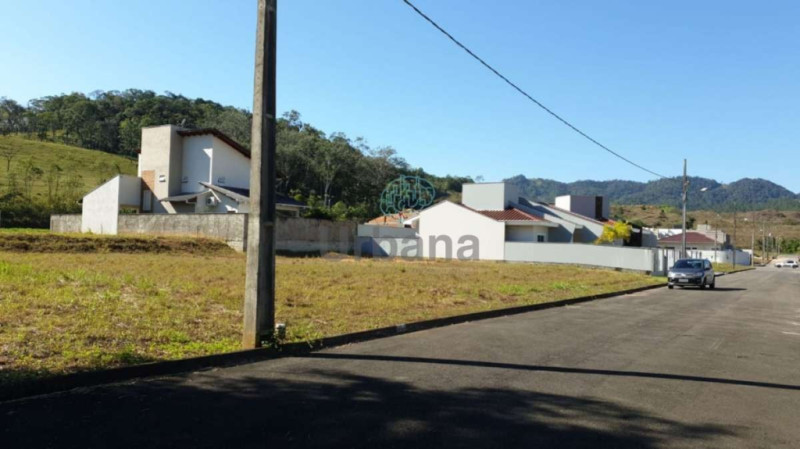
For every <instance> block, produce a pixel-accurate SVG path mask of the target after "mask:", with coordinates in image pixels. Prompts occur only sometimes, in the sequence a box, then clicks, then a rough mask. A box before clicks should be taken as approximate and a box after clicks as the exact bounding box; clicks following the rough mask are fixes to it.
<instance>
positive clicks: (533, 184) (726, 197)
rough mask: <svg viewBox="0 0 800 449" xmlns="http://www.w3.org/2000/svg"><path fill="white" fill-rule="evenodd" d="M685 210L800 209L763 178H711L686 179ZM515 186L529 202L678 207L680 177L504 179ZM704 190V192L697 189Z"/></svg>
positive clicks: (798, 197) (793, 197)
mask: <svg viewBox="0 0 800 449" xmlns="http://www.w3.org/2000/svg"><path fill="white" fill-rule="evenodd" d="M689 180H690V187H689V189H690V190H689V202H688V204H687V208H688V209H692V210H697V209H711V210H732V209H733V208H734V206H735V207H736V208H737V209H740V210H754V209H781V210H797V209H800V194H797V193H794V192H792V191H790V190H789V189H786V188H785V187H782V186H779V185H778V184H775V183H774V182H771V181H767V180H766V179H751V178H744V179H740V180H738V181H736V182H732V183H730V184H721V183H719V182H717V181H715V180H713V179H708V178H699V177H690V178H689ZM505 181H506V182H510V183H512V184H515V185H516V186H518V187H519V188H520V191H521V192H522V193H523V194H524V195H525V196H527V197H528V198H530V199H536V200H540V201H548V202H551V201H553V199H554V198H555V197H556V196H559V195H568V194H572V195H603V196H605V197H607V198H608V199H610V200H611V204H652V205H669V206H679V205H680V204H681V178H666V179H659V180H657V181H650V182H646V183H645V182H635V181H623V180H612V181H575V182H569V183H565V182H559V181H554V180H551V179H542V178H526V177H525V176H524V175H517V176H514V177H512V178H508V179H506V180H505ZM703 188H706V191H705V192H701V189H703Z"/></svg>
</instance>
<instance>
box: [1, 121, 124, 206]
mask: <svg viewBox="0 0 800 449" xmlns="http://www.w3.org/2000/svg"><path fill="white" fill-rule="evenodd" d="M3 147H8V148H15V149H18V150H19V152H18V154H17V155H16V156H15V157H14V159H13V160H12V161H11V170H12V171H19V169H20V168H21V167H22V165H23V163H25V162H26V161H28V160H30V161H32V162H33V164H34V165H35V166H36V167H39V168H40V169H42V170H43V171H44V172H45V176H46V173H48V172H49V171H51V170H52V167H53V165H58V166H59V167H60V168H61V169H62V170H63V172H62V179H61V184H62V185H63V183H64V180H65V179H66V177H67V176H68V174H71V173H74V174H77V175H78V176H80V177H81V183H82V184H83V186H82V187H81V188H79V189H78V190H79V192H78V193H80V194H81V195H83V194H85V193H87V192H89V191H90V190H92V189H94V188H95V187H97V186H98V185H100V184H101V183H102V182H103V181H105V180H108V179H110V178H112V177H114V176H116V175H117V174H118V173H120V172H121V173H123V174H128V175H135V174H136V161H135V160H134V159H132V158H127V157H123V156H119V155H114V154H109V153H104V152H102V151H96V150H87V149H84V148H79V147H74V146H70V145H63V144H59V143H52V142H46V141H39V140H31V139H26V138H24V137H22V136H17V135H10V136H0V148H3ZM18 178H19V176H18ZM7 182H8V172H7V170H6V160H5V159H4V158H0V192H5V191H6V183H7ZM18 182H19V183H21V182H22V180H21V179H18ZM47 189H48V188H47V183H46V181H45V180H44V176H43V177H42V179H39V180H37V181H35V182H34V184H33V188H32V190H33V195H34V197H46V196H47Z"/></svg>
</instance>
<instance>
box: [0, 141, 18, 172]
mask: <svg viewBox="0 0 800 449" xmlns="http://www.w3.org/2000/svg"><path fill="white" fill-rule="evenodd" d="M19 151H20V150H19V148H18V147H15V146H13V145H9V144H5V143H0V157H2V158H3V159H5V160H6V173H11V161H12V160H14V158H15V157H17V154H19Z"/></svg>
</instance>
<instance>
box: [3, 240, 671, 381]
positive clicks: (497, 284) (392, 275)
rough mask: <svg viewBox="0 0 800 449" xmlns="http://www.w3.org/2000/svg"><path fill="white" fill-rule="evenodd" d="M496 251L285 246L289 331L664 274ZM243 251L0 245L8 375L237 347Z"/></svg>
mask: <svg viewBox="0 0 800 449" xmlns="http://www.w3.org/2000/svg"><path fill="white" fill-rule="evenodd" d="M661 282H663V280H661V279H658V278H652V277H649V276H645V275H640V274H635V273H625V272H616V271H610V270H599V269H590V268H582V267H574V266H563V265H559V266H551V265H529V264H505V263H493V262H459V261H409V260H375V259H361V260H356V259H353V258H342V259H336V260H330V259H325V258H305V259H292V258H284V257H279V258H278V264H277V295H278V297H277V304H276V309H277V319H278V321H279V322H285V323H286V324H287V339H288V340H289V341H304V340H313V339H316V338H320V337H323V336H333V335H339V334H343V333H349V332H355V331H362V330H368V329H375V328H379V327H384V326H390V325H394V324H399V323H408V322H413V321H419V320H426V319H432V318H440V317H446V316H453V315H459V314H464V313H472V312H480V311H486V310H493V309H500V308H507V307H513V306H520V305H527V304H537V303H544V302H551V301H557V300H561V299H567V298H574V297H580V296H586V295H593V294H601V293H608V292H614V291H619V290H625V289H630V288H636V287H642V286H647V285H653V284H657V283H661ZM243 286H244V256H243V255H241V254H236V253H232V252H231V253H224V254H223V253H215V254H170V253H166V254H160V255H153V254H121V253H114V252H101V253H97V254H80V253H59V254H57V255H55V254H46V253H38V254H37V253H10V252H0V386H6V387H7V386H9V385H11V384H14V383H15V382H20V381H25V380H31V379H32V378H37V377H42V376H49V375H55V374H66V373H70V372H75V371H81V370H92V369H101V368H110V367H117V366H123V365H130V364H135V363H142V362H146V361H156V360H171V359H178V358H185V357H190V356H198V355H206V354H213V353H221V352H227V351H232V350H236V349H239V341H240V332H241V321H242V312H241V307H242V297H243Z"/></svg>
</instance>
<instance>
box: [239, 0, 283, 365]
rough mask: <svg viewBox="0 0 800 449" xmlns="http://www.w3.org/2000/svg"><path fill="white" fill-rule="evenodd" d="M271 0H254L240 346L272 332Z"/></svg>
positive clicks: (273, 34)
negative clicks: (242, 310)
mask: <svg viewBox="0 0 800 449" xmlns="http://www.w3.org/2000/svg"><path fill="white" fill-rule="evenodd" d="M277 18H278V1H277V0H258V20H257V24H256V58H255V83H254V87H253V128H252V131H251V138H250V147H251V155H250V164H251V165H250V214H249V216H248V219H247V268H246V270H247V278H246V280H245V296H244V333H243V335H242V346H243V347H244V348H245V349H248V348H257V347H259V346H261V343H262V342H263V341H265V340H271V339H272V338H273V336H274V332H275V63H276V60H275V49H276V40H277V38H276V36H277V33H276V28H277V23H276V22H277Z"/></svg>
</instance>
